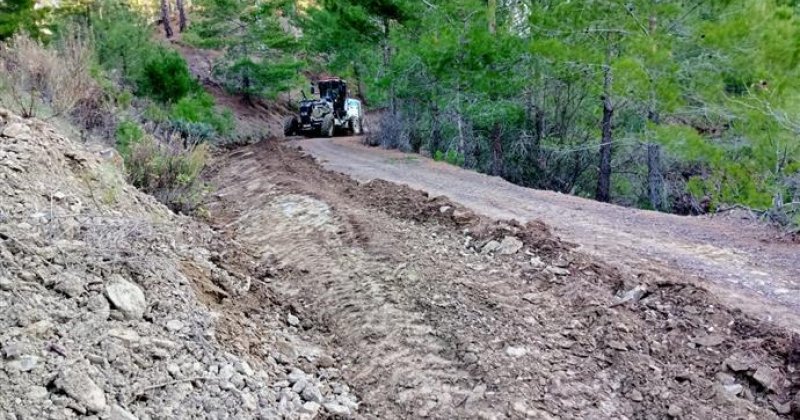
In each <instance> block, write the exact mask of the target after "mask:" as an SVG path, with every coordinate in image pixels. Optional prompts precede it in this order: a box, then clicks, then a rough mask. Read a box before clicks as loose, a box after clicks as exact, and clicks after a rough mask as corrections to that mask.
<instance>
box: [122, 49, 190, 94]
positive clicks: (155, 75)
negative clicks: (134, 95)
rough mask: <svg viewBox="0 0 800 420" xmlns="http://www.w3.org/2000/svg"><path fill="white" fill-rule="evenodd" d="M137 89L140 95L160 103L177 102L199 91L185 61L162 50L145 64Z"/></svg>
mask: <svg viewBox="0 0 800 420" xmlns="http://www.w3.org/2000/svg"><path fill="white" fill-rule="evenodd" d="M137 87H138V90H139V93H140V94H142V95H145V96H149V97H151V98H153V99H156V100H157V101H160V102H162V103H175V102H178V101H179V100H181V99H183V98H185V97H186V96H187V95H188V94H189V93H191V92H193V91H197V90H198V89H199V86H198V85H197V82H196V81H195V80H194V79H193V78H192V75H191V74H190V73H189V67H188V66H187V64H186V60H184V59H183V57H181V56H180V55H179V54H178V53H177V52H174V51H169V50H166V49H163V48H161V49H160V51H159V53H158V54H156V55H155V56H153V57H151V58H150V59H149V60H148V61H147V62H146V63H145V65H144V68H143V70H142V75H141V77H140V78H139V80H137Z"/></svg>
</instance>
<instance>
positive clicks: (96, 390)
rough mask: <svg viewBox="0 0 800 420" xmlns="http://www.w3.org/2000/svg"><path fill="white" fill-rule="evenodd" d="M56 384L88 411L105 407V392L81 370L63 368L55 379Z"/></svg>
mask: <svg viewBox="0 0 800 420" xmlns="http://www.w3.org/2000/svg"><path fill="white" fill-rule="evenodd" d="M56 386H57V387H58V388H59V389H61V390H62V391H64V392H65V393H66V394H67V395H69V396H70V397H72V398H73V399H74V400H75V401H78V402H79V403H80V404H81V405H83V406H84V407H86V408H87V409H88V410H89V411H92V412H95V413H99V412H101V411H103V410H105V408H106V394H105V393H104V392H103V390H102V389H100V387H99V386H97V384H95V383H94V381H92V379H91V378H90V377H89V375H87V374H85V373H83V372H79V371H75V370H65V371H64V372H62V373H61V375H59V377H58V379H56Z"/></svg>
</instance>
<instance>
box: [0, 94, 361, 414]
mask: <svg viewBox="0 0 800 420" xmlns="http://www.w3.org/2000/svg"><path fill="white" fill-rule="evenodd" d="M251 261H252V258H249V257H247V256H246V255H245V253H244V252H243V250H242V249H241V248H240V247H238V246H237V245H236V243H234V242H231V241H229V240H227V239H226V238H224V237H222V236H220V235H219V234H217V233H216V232H214V231H212V230H211V229H210V228H209V227H208V226H207V225H205V224H202V223H198V222H197V221H195V220H193V219H190V218H187V217H181V216H176V215H174V214H172V213H170V212H169V211H168V210H167V209H166V207H164V206H162V205H160V204H159V203H157V202H156V201H155V199H153V198H152V197H150V196H147V195H144V194H142V193H140V192H139V191H137V190H136V189H135V188H133V187H131V186H130V185H128V184H127V183H126V182H125V180H124V178H123V176H122V175H121V170H120V168H119V158H118V157H116V155H115V154H114V152H113V151H112V150H106V149H102V148H99V149H96V150H89V149H87V147H86V146H85V145H81V144H77V143H75V142H73V141H71V140H70V139H68V138H65V137H64V136H62V135H61V134H59V133H58V132H57V131H56V130H55V129H54V128H53V127H51V126H50V125H47V124H44V123H42V122H39V121H35V120H22V119H20V118H17V117H15V116H13V115H11V114H10V113H8V112H7V111H5V110H2V109H0V418H3V419H45V418H47V419H64V418H76V417H87V418H103V419H125V420H129V419H136V418H138V419H140V420H144V419H153V418H217V419H225V418H230V419H239V418H257V417H262V418H312V417H314V416H315V415H317V414H318V413H322V412H323V410H328V411H329V412H330V411H337V410H338V412H343V413H346V412H349V411H350V410H351V408H355V407H356V406H357V400H356V399H355V397H354V396H352V394H351V393H349V391H348V386H347V385H346V384H343V383H340V382H339V381H338V380H337V375H336V372H337V369H336V368H337V367H336V366H334V364H333V361H332V359H331V358H330V356H328V355H327V354H325V353H324V352H323V351H321V350H320V349H316V348H315V347H313V346H312V345H304V346H303V348H304V349H305V354H306V355H307V358H305V359H303V361H302V362H301V361H298V360H296V359H286V360H281V363H278V362H277V360H278V359H280V356H279V349H281V348H283V347H281V346H284V347H285V346H286V345H285V344H284V343H289V342H302V339H301V338H300V337H298V336H297V334H295V333H294V332H293V331H296V329H295V328H294V327H291V324H293V322H294V321H295V319H294V318H293V316H290V315H291V314H290V313H289V312H288V311H286V312H284V309H283V307H282V305H279V304H277V303H273V302H275V299H274V297H273V295H271V294H270V293H267V292H266V291H265V287H264V286H263V284H262V282H260V281H259V280H257V278H258V276H259V275H260V274H259V273H261V272H264V271H269V268H268V267H267V266H258V267H256V266H252V265H251V264H250V262H251ZM240 296H248V297H249V296H258V297H259V299H260V300H261V301H260V304H259V307H258V308H257V310H253V311H250V312H248V313H247V314H246V315H247V317H248V318H247V321H242V322H248V324H245V327H246V328H247V329H249V332H248V334H251V335H257V336H258V337H259V339H260V340H264V341H265V342H267V343H269V344H268V346H265V347H264V348H263V349H260V351H262V352H264V353H265V354H269V355H274V356H275V357H271V356H269V357H252V356H251V355H252V354H253V352H252V351H254V350H256V349H252V348H246V349H242V348H239V347H236V346H235V345H233V344H235V343H233V341H232V340H230V339H229V337H227V336H226V335H225V329H224V328H222V329H220V328H219V325H220V324H222V325H224V323H223V321H221V320H220V314H219V313H217V312H215V302H217V301H220V300H225V301H229V302H231V301H232V302H236V301H237V299H238V298H239V297H240ZM295 325H296V324H295ZM256 354H257V355H260V354H261V353H256ZM301 398H302V399H301ZM326 407H327V408H326Z"/></svg>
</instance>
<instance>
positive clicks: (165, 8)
mask: <svg viewBox="0 0 800 420" xmlns="http://www.w3.org/2000/svg"><path fill="white" fill-rule="evenodd" d="M161 24H162V25H164V34H165V35H166V36H167V38H172V35H173V34H172V25H171V24H170V22H169V3H167V0H161Z"/></svg>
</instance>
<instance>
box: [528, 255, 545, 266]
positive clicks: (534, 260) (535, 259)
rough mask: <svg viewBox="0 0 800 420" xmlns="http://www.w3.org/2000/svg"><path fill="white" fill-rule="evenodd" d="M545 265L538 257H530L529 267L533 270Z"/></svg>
mask: <svg viewBox="0 0 800 420" xmlns="http://www.w3.org/2000/svg"><path fill="white" fill-rule="evenodd" d="M545 265H546V264H545V263H544V261H542V259H541V258H539V257H538V256H533V257H531V267H533V268H543V267H544V266H545Z"/></svg>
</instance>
